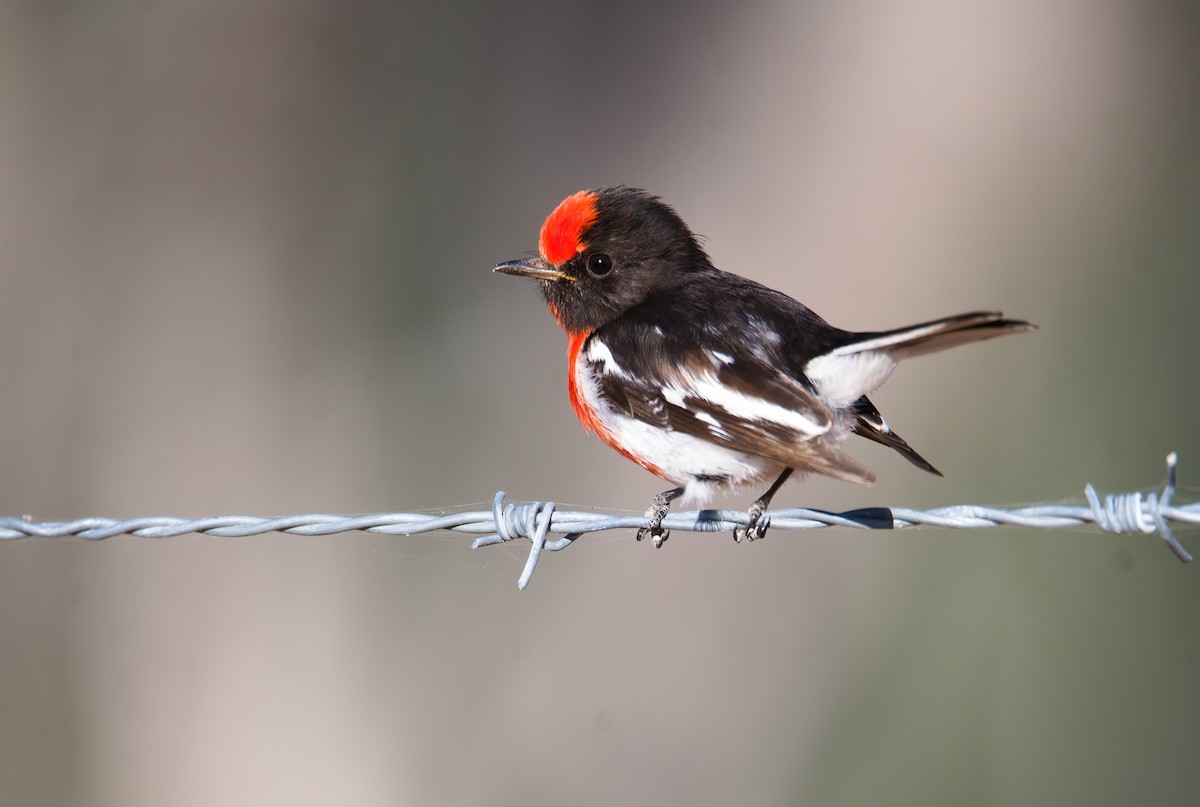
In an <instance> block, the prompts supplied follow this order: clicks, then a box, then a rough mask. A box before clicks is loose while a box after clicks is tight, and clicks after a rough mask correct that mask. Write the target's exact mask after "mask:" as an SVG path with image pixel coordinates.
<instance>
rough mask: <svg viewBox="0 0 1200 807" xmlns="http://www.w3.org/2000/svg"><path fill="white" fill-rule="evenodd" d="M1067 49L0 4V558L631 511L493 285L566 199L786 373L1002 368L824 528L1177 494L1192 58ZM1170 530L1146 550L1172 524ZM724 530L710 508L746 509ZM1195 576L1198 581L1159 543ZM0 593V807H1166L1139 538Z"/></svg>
mask: <svg viewBox="0 0 1200 807" xmlns="http://www.w3.org/2000/svg"><path fill="white" fill-rule="evenodd" d="M1198 16H1200V15H1197V13H1196V10H1195V8H1194V7H1188V6H1187V4H1182V3H1170V2H1138V1H1137V0H1123V1H1122V0H1114V1H1113V2H1102V3H1093V4H1087V5H1086V6H1085V5H1084V4H1077V3H1057V4H1047V3H1038V2H1015V3H1013V2H999V0H997V2H986V3H973V4H959V5H957V6H954V5H953V4H938V3H922V2H918V1H917V0H904V1H903V2H897V3H891V4H886V6H884V5H878V4H868V3H839V4H834V3H786V2H783V3H779V2H776V3H771V2H751V3H738V4H727V3H709V4H696V3H679V2H665V3H656V4H646V3H640V2H628V1H627V0H615V1H614V0H606V2H586V3H557V4H538V3H515V4H497V3H488V2H479V0H474V1H473V2H472V1H471V0H468V2H463V3H456V4H447V3H440V2H425V1H424V0H417V2H407V3H369V2H350V3H346V2H340V3H335V2H332V1H331V0H289V2H282V1H280V2H268V1H267V0H255V1H253V2H222V1H219V0H218V1H215V2H206V3H179V2H176V3H170V2H120V1H117V2H109V3H102V4H94V3H62V2H59V3H47V2H31V1H29V0H26V1H25V2H7V3H4V4H3V5H0V109H2V110H3V111H2V114H0V457H2V458H3V463H2V465H0V514H4V515H14V516H16V515H24V514H29V515H31V516H33V517H34V518H36V519H38V520H48V519H66V518H74V517H80V516H88V515H102V516H112V517H120V518H124V517H132V516H139V515H179V516H203V515H213V514H223V513H247V514H262V515H274V514H289V513H297V512H335V513H360V512H374V511H386V510H405V511H410V510H426V509H436V508H451V509H455V508H462V507H465V506H468V505H477V504H479V503H481V502H487V501H489V500H490V498H491V496H492V494H493V493H494V491H496V490H497V489H504V490H506V491H508V493H509V495H510V497H511V498H514V499H522V500H528V499H542V500H545V499H553V500H554V501H556V502H559V503H560V506H563V505H566V506H575V507H599V508H604V509H606V510H626V511H637V512H640V511H642V510H643V509H644V508H645V506H646V504H647V503H648V501H649V499H650V497H651V496H653V495H654V494H655V493H657V492H658V491H660V490H661V489H662V488H663V483H662V482H661V481H660V480H657V479H655V478H654V477H651V476H650V475H649V474H647V473H645V472H644V471H642V470H640V469H639V468H637V467H635V466H634V465H632V464H630V463H628V462H627V461H625V460H624V459H622V458H621V457H619V456H618V455H616V454H615V453H614V452H612V451H610V450H609V449H607V448H606V447H604V446H603V445H601V444H600V443H599V442H598V441H596V440H595V439H594V438H591V437H588V436H586V435H585V434H583V432H582V430H581V429H580V428H579V426H578V424H577V423H576V422H575V421H574V419H573V416H572V415H571V413H570V410H569V407H568V406H567V402H566V390H565V386H566V381H565V358H564V351H565V339H564V338H563V336H562V334H561V333H560V332H559V331H558V330H557V326H556V325H555V323H554V322H553V320H552V319H551V318H550V316H549V315H548V314H547V313H546V311H545V308H544V306H543V304H542V302H541V300H540V299H539V297H538V295H537V294H536V291H535V289H534V288H533V287H532V286H531V285H530V284H528V283H524V282H520V281H518V280H514V279H512V278H505V277H500V276H494V275H492V274H491V273H490V268H491V266H492V265H493V264H495V263H496V262H498V261H501V260H505V259H508V258H513V257H518V256H520V255H523V254H525V253H526V252H527V251H528V250H531V249H533V248H534V247H535V245H536V242H537V232H538V228H539V226H540V223H541V221H542V218H543V217H544V216H545V214H546V213H547V212H549V211H550V210H551V209H552V208H553V207H554V205H555V204H557V202H558V201H559V200H560V199H561V198H562V197H564V196H565V195H567V194H568V193H571V192H574V191H576V190H578V189H580V188H586V187H595V186H600V185H607V184H616V183H627V184H631V185H636V186H642V187H646V188H648V189H650V190H651V191H653V192H655V193H657V194H660V195H662V196H663V197H664V198H665V199H666V200H667V201H669V202H670V203H672V204H673V205H674V206H676V207H677V209H678V210H679V211H680V212H681V214H682V215H683V216H684V217H685V218H686V219H687V220H688V221H689V222H690V223H691V224H692V225H693V227H694V228H695V229H696V230H697V231H698V232H700V233H702V234H703V235H705V236H706V237H707V238H708V242H707V243H708V246H709V250H710V253H711V255H712V257H713V259H714V261H715V263H716V264H717V265H718V266H720V267H722V268H725V269H729V270H731V271H735V272H738V273H741V274H745V275H749V276H751V277H753V278H755V279H757V280H759V281H762V282H764V283H767V284H769V285H772V286H775V287H777V288H779V289H781V290H783V291H785V292H787V293H789V294H791V295H793V296H795V297H797V298H798V299H801V300H802V301H804V302H806V303H807V304H809V305H810V306H812V307H813V308H814V309H815V310H817V311H818V312H820V313H821V314H823V315H824V316H825V317H826V318H827V319H829V320H831V321H832V322H833V323H834V324H836V325H839V326H842V327H845V328H851V329H860V330H869V329H879V328H889V327H895V326H900V325H905V324H909V323H912V322H916V321H920V320H923V319H929V318H933V317H937V316H942V315H948V314H953V313H958V312H961V311H966V310H972V309H979V308H1000V309H1003V310H1004V311H1006V312H1007V313H1009V314H1010V315H1014V316H1018V317H1023V318H1028V319H1030V320H1033V321H1035V322H1037V323H1039V324H1040V325H1041V330H1040V331H1038V332H1037V333H1035V334H1032V335H1028V336H1021V337H1014V338H1011V339H1006V340H1002V341H999V342H991V343H988V344H985V345H979V346H975V347H972V348H970V349H963V350H961V351H956V352H953V353H950V354H944V355H939V356H936V357H930V358H928V359H922V360H920V361H917V362H913V363H911V364H907V365H905V367H904V368H903V369H902V370H901V371H900V372H899V373H897V375H896V376H895V377H894V378H893V380H892V381H891V382H890V383H889V385H888V387H887V388H886V389H885V390H883V391H882V392H881V393H880V394H878V395H877V396H875V400H876V402H877V403H878V404H879V405H880V407H881V409H882V410H883V411H884V413H885V414H886V416H887V417H888V419H889V421H890V422H891V423H892V424H893V425H894V426H895V427H896V428H897V430H898V431H899V432H900V433H901V434H903V435H904V436H905V437H906V438H907V439H908V440H909V441H910V442H911V443H912V444H913V445H914V446H915V447H917V449H918V450H920V451H921V452H922V453H923V454H924V455H925V456H927V457H928V458H929V459H930V460H931V461H932V462H933V463H934V464H935V465H937V466H938V467H939V468H941V469H942V470H943V471H944V472H945V473H946V478H945V479H936V478H934V477H931V476H928V475H925V474H921V473H919V472H917V471H916V470H914V469H913V468H911V467H910V466H908V465H907V464H906V463H905V462H904V461H903V460H902V459H901V458H899V457H898V456H896V455H894V454H892V453H890V452H888V451H887V450H885V449H883V448H881V447H878V446H874V445H872V444H869V443H867V442H866V441H858V442H859V443H860V445H857V446H855V447H854V453H855V455H856V456H857V457H858V458H859V459H860V460H862V461H863V462H865V463H866V464H867V465H869V466H871V467H873V468H875V470H876V471H877V472H878V474H879V479H880V482H879V484H878V485H877V486H876V487H875V488H874V489H866V488H856V487H852V486H847V485H844V484H841V483H837V482H828V481H821V480H811V481H809V482H808V483H806V484H804V485H791V486H789V487H787V488H786V489H785V490H784V492H783V493H782V494H781V495H780V496H779V497H778V498H777V499H776V503H777V505H792V506H800V505H808V506H816V507H822V508H826V509H842V508H848V507H859V506H871V505H908V506H915V507H931V506H939V505H945V504H953V503H977V504H989V505H1010V504H1018V503H1033V502H1047V501H1064V500H1073V501H1080V500H1081V498H1082V489H1083V485H1084V483H1085V482H1088V481H1091V482H1094V483H1095V484H1096V485H1097V486H1098V487H1099V488H1100V489H1101V490H1103V491H1125V490H1131V489H1150V488H1157V487H1158V486H1160V485H1161V481H1162V478H1163V457H1164V455H1165V454H1166V453H1167V452H1168V451H1170V450H1172V449H1177V450H1178V451H1179V452H1180V458H1181V479H1182V481H1183V483H1184V484H1185V485H1187V484H1188V483H1189V482H1193V480H1195V479H1197V478H1200V427H1198V426H1197V417H1196V401H1197V393H1198V392H1200V382H1198V380H1197V372H1196V367H1197V353H1196V350H1197V342H1198V340H1200V325H1198V324H1197V322H1198V319H1197V316H1196V300H1197V299H1198V296H1200V272H1198V267H1200V226H1197V225H1198V224H1200V151H1198V150H1197V148H1196V144H1197V143H1200V80H1198V79H1197V77H1198V76H1200V55H1198V53H1200V52H1198V51H1197V50H1196V48H1195V43H1196V41H1197V34H1198V33H1200V19H1198ZM1196 495H1197V493H1196V488H1195V487H1194V485H1193V486H1192V487H1191V488H1190V490H1188V491H1185V492H1184V494H1183V498H1184V499H1185V500H1194V499H1195V497H1196ZM750 498H752V496H750V495H747V496H745V497H742V498H734V499H730V500H727V501H721V502H717V505H718V506H737V507H744V506H746V505H747V504H748V502H749V499H750ZM1180 535H1181V537H1182V539H1183V541H1184V543H1185V545H1188V546H1189V547H1190V548H1191V550H1192V551H1193V552H1196V551H1200V542H1198V541H1197V536H1196V534H1195V532H1194V531H1193V532H1190V533H1189V532H1187V531H1183V530H1181V531H1180ZM468 547H469V539H466V538H463V537H456V536H451V535H448V534H438V535H433V536H424V537H413V538H404V537H384V536H371V535H362V534H350V535H343V536H338V537H332V538H324V539H310V538H299V537H290V536H282V535H269V536H262V537H256V538H244V539H219V538H211V537H197V536H187V537H183V538H177V539H169V540H162V541H150V540H146V539H136V538H116V539H111V540H107V541H103V542H98V543H85V542H82V541H78V540H27V541H21V542H11V543H5V544H4V545H2V546H0V716H2V717H0V802H3V803H4V804H12V805H59V804H61V805H71V804H88V805H142V804H147V805H150V804H154V805H158V804H171V805H209V804H223V805H241V804H246V805H262V804H289V805H305V804H314V805H316V804H354V805H358V804H363V805H369V804H391V805H394V804H421V805H424V804H440V805H478V804H494V805H518V804H520V805H542V804H545V805H552V804H564V803H566V804H597V805H599V804H620V803H632V804H639V803H656V804H689V805H705V804H722V805H723V804H796V803H806V804H830V805H857V804H873V803H889V804H1060V803H1087V804H1114V805H1116V804H1129V803H1156V804H1180V803H1185V802H1188V801H1191V800H1192V799H1193V798H1194V772H1195V759H1196V756H1197V754H1198V753H1200V706H1198V705H1197V704H1198V703H1200V699H1198V698H1197V697H1196V691H1195V690H1196V687H1197V686H1200V684H1198V683H1197V682H1198V681H1200V631H1198V630H1197V627H1198V622H1200V619H1198V615H1200V576H1198V575H1200V570H1198V569H1196V568H1194V567H1185V566H1183V565H1181V564H1179V563H1178V562H1177V561H1176V560H1175V559H1174V557H1172V556H1171V554H1170V553H1169V552H1168V551H1167V550H1166V549H1165V548H1164V547H1163V546H1162V545H1161V541H1159V540H1158V539H1157V538H1156V537H1154V536H1149V537H1136V538H1131V537H1115V536H1104V535H1100V534H1096V533H1094V532H1093V531H1090V530H1078V531H1074V532H1053V533H1051V532H1035V531H998V530H997V531H988V532H983V533H974V534H972V533H964V532H950V531H943V532H939V531H933V530H926V531H920V532H906V533H902V534H886V533H872V534H861V533H849V532H845V531H825V532H820V533H805V534H786V533H780V532H777V533H774V534H772V535H770V536H769V537H768V540H766V541H764V542H761V543H758V544H755V545H752V546H736V545H734V544H733V542H732V540H730V537H729V536H728V535H708V536H696V535H683V534H680V535H677V536H675V537H674V538H673V539H672V540H671V541H670V543H669V544H668V545H667V546H666V547H665V548H664V549H663V551H661V552H656V551H654V550H653V548H652V547H650V546H649V545H648V544H638V543H636V542H635V541H634V540H633V536H632V534H628V533H626V534H614V535H604V536H592V537H589V538H587V539H585V540H581V541H579V542H578V543H577V544H576V545H575V546H574V547H572V548H571V549H570V550H569V551H567V552H563V553H559V554H554V555H550V556H547V557H545V558H544V559H543V561H542V564H541V566H540V568H539V571H538V574H537V575H536V576H535V578H534V581H533V584H532V586H531V587H530V588H529V589H528V590H527V591H525V592H518V591H517V588H516V578H517V576H518V574H519V572H520V569H521V566H522V565H523V562H524V557H525V553H526V546H519V545H510V546H505V547H496V548H491V549H487V550H479V551H471V550H470V549H469V548H468Z"/></svg>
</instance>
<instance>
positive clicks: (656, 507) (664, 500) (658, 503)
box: [637, 488, 683, 549]
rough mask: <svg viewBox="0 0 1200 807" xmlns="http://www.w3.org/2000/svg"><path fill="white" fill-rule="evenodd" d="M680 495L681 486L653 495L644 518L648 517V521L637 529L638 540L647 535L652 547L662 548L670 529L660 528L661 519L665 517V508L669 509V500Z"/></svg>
mask: <svg viewBox="0 0 1200 807" xmlns="http://www.w3.org/2000/svg"><path fill="white" fill-rule="evenodd" d="M682 495H683V488H671V489H670V490H664V491H663V492H662V493H660V494H658V495H657V496H655V497H654V502H653V503H652V504H651V505H650V508H649V509H648V510H647V511H646V518H648V519H650V523H649V524H648V525H646V526H645V527H642V528H641V529H640V530H638V531H637V539H638V540H639V541H641V540H642V539H643V538H645V537H646V536H647V535H649V536H650V539H651V540H653V541H654V548H655V549H662V545H663V541H665V540H667V538H669V537H670V535H671V531H670V530H664V529H663V528H662V521H663V519H664V518H666V517H667V510H669V509H671V502H673V501H675V500H676V499H678V498H679V497H680V496H682Z"/></svg>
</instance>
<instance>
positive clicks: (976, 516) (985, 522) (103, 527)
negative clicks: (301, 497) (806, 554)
mask: <svg viewBox="0 0 1200 807" xmlns="http://www.w3.org/2000/svg"><path fill="white" fill-rule="evenodd" d="M1177 465H1178V462H1177V457H1176V454H1175V453H1174V452H1172V453H1170V454H1168V455H1167V481H1166V484H1165V486H1164V487H1163V491H1162V494H1161V495H1159V494H1157V493H1145V494H1143V493H1140V492H1134V493H1121V494H1111V495H1108V496H1105V498H1104V500H1103V502H1102V501H1101V500H1100V496H1099V495H1098V494H1097V493H1096V489H1095V488H1094V487H1092V485H1091V484H1089V485H1088V486H1087V487H1086V488H1085V489H1084V494H1085V496H1086V497H1087V501H1088V504H1087V506H1082V505H1069V504H1044V505H1034V506H1030V507H1017V508H1009V509H1004V508H996V507H982V506H980V505H973V504H959V505H952V506H949V507H940V508H937V509H933V510H914V509H911V508H905V507H868V508H863V509H858V510H848V511H846V512H844V513H830V512H826V511H823V510H813V509H809V508H789V509H779V510H773V511H770V512H769V513H767V514H766V515H765V516H764V518H767V519H769V524H768V526H769V527H770V528H771V529H773V530H787V531H796V530H812V529H821V528H824V527H852V528H855V529H872V530H901V529H908V528H910V527H921V526H924V527H943V528H947V529H984V528H989V527H1027V528H1034V529H1055V528H1061V527H1078V526H1082V525H1087V524H1095V525H1096V526H1097V527H1099V528H1100V529H1101V530H1103V531H1104V532H1108V533H1114V534H1118V535H1131V534H1139V533H1140V534H1152V533H1155V532H1157V533H1158V534H1159V535H1160V536H1161V537H1162V539H1163V541H1164V542H1166V544H1167V546H1168V547H1169V548H1170V549H1171V551H1172V552H1174V553H1175V556H1176V557H1177V558H1179V560H1181V561H1182V562H1184V563H1189V562H1191V560H1192V556H1191V554H1190V553H1189V552H1188V551H1187V550H1186V549H1184V547H1183V545H1182V544H1180V543H1179V540H1178V539H1177V538H1176V537H1175V535H1174V534H1173V533H1172V532H1171V529H1170V526H1169V525H1170V524H1171V523H1181V524H1192V525H1194V524H1200V502H1191V503H1188V504H1183V505H1172V504H1171V500H1172V498H1173V497H1174V495H1175V490H1176V467H1177ZM504 498H505V494H504V491H500V492H499V493H497V494H496V496H495V498H494V499H493V501H492V509H491V510H477V511H467V512H462V513H451V514H446V515H430V514H428V513H378V514H374V515H367V516H357V517H347V516H344V515H331V514H324V513H311V514H307V515H294V516H283V517H279V518H264V517H260V516H209V517H207V518H196V519H185V518H174V517H168V516H162V517H160V516H144V517H141V518H132V519H126V520H124V521H119V520H116V519H110V518H80V519H75V520H74V521H43V522H35V521H33V519H32V518H31V517H29V516H25V517H23V518H14V517H0V540H11V539H18V538H65V537H75V538H82V539H84V540H91V541H95V540H101V539H104V538H111V537H113V536H116V535H135V536H139V537H142V538H172V537H176V536H179V535H185V534H188V533H200V534H203V535H216V536H224V537H245V536H250V535H262V534H264V533H268V532H282V533H287V534H289V535H307V536H320V535H335V534H338V533H345V532H358V531H361V532H372V533H380V534H384V535H417V534H420V533H425V532H433V531H436V530H449V531H451V532H458V533H467V534H483V537H480V538H476V539H475V541H474V542H472V544H471V546H472V548H474V549H478V548H480V547H485V546H491V545H493V544H500V543H505V542H507V541H515V540H517V539H521V538H525V539H528V540H529V541H530V542H531V544H532V545H531V547H530V550H529V558H528V560H527V561H526V562H525V568H524V570H523V571H522V573H521V577H520V579H519V580H518V582H517V586H518V587H519V588H521V589H524V588H525V587H526V586H528V585H529V581H530V579H531V578H532V576H533V572H534V569H535V568H537V563H538V560H539V558H540V557H541V555H542V552H543V551H544V550H548V551H551V552H557V551H559V550H562V549H566V548H567V547H568V546H570V545H571V544H573V543H574V542H575V541H576V540H577V539H578V538H580V537H581V536H583V535H585V534H588V533H594V532H603V531H606V530H621V529H638V528H640V527H644V526H645V525H646V517H645V516H636V515H608V514H604V513H597V512H581V511H563V510H558V509H557V508H556V506H555V504H554V503H553V502H545V503H543V502H527V503H510V504H505V502H504ZM748 523H749V515H748V514H747V513H746V512H744V511H740V510H697V511H691V512H681V513H672V514H669V515H668V516H667V517H666V518H665V519H663V522H662V526H663V527H664V528H665V529H667V530H673V531H680V532H729V531H732V530H733V529H734V528H735V527H737V526H745V525H746V524H748ZM551 534H555V535H561V536H562V537H561V538H558V539H555V540H549V536H550V535H551Z"/></svg>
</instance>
